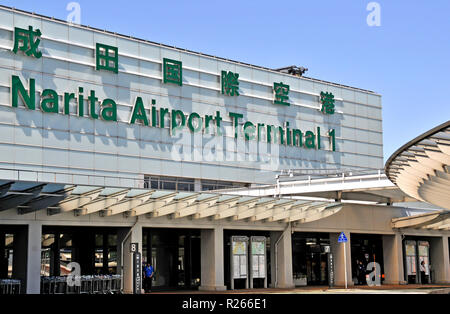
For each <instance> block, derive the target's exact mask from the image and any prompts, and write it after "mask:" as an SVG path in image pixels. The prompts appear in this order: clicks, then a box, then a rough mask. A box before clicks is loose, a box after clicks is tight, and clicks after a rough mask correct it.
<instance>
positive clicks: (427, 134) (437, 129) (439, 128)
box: [384, 120, 450, 178]
mask: <svg viewBox="0 0 450 314" xmlns="http://www.w3.org/2000/svg"><path fill="white" fill-rule="evenodd" d="M448 127H450V120H448V121H447V122H444V123H442V124H440V125H438V126H436V127H434V128H432V129H431V130H429V131H427V132H425V133H423V134H421V135H419V136H417V137H416V138H414V139H412V140H410V141H409V142H407V143H406V144H404V145H403V146H401V147H400V148H399V149H397V150H396V151H395V152H394V153H393V154H392V155H391V157H389V159H388V160H387V161H386V164H385V166H384V172H385V173H386V175H387V177H388V178H389V173H388V168H389V167H390V165H391V163H392V161H393V160H394V159H395V158H397V156H398V155H400V154H401V153H402V152H404V151H405V150H407V149H409V148H410V147H412V146H414V145H416V144H417V143H418V142H420V141H422V140H424V139H426V138H428V137H430V136H431V135H434V134H436V133H439V132H441V131H442V130H444V129H446V128H448Z"/></svg>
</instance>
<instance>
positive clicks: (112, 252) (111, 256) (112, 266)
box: [108, 248, 117, 274]
mask: <svg viewBox="0 0 450 314" xmlns="http://www.w3.org/2000/svg"><path fill="white" fill-rule="evenodd" d="M108 272H109V274H116V273H117V249H114V248H110V249H109V253H108Z"/></svg>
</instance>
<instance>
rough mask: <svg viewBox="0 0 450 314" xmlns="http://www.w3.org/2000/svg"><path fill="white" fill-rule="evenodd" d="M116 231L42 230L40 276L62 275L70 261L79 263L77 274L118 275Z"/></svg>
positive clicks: (69, 228) (83, 228)
mask: <svg viewBox="0 0 450 314" xmlns="http://www.w3.org/2000/svg"><path fill="white" fill-rule="evenodd" d="M117 230H118V229H117V228H98V227H95V228H93V227H46V226H44V227H43V230H42V242H41V244H42V247H41V276H43V277H47V276H66V275H69V274H70V272H71V269H69V268H68V267H67V265H68V264H69V263H70V262H77V263H79V264H80V271H81V275H113V274H120V269H118V268H117V265H118V258H119V257H118V256H117V252H118V246H120V243H118V241H117Z"/></svg>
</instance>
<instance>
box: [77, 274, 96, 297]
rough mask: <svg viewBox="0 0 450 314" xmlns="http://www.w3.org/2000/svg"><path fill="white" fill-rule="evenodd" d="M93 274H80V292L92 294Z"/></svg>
mask: <svg viewBox="0 0 450 314" xmlns="http://www.w3.org/2000/svg"><path fill="white" fill-rule="evenodd" d="M92 288H93V276H81V287H80V294H92Z"/></svg>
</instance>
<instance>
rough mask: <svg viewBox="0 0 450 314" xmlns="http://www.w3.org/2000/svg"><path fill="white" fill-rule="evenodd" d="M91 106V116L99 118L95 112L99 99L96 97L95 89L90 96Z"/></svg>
mask: <svg viewBox="0 0 450 314" xmlns="http://www.w3.org/2000/svg"><path fill="white" fill-rule="evenodd" d="M88 98H89V102H90V108H91V117H92V118H93V119H98V114H96V113H95V103H96V102H97V101H98V98H97V97H95V91H94V90H91V95H90V96H89V97H88Z"/></svg>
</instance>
